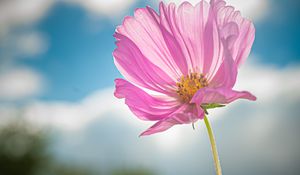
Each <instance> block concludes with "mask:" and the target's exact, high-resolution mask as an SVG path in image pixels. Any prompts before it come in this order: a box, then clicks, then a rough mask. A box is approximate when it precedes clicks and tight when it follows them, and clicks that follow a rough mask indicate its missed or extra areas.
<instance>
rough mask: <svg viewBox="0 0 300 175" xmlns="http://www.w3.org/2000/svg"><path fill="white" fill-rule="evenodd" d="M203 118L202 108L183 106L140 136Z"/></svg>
mask: <svg viewBox="0 0 300 175" xmlns="http://www.w3.org/2000/svg"><path fill="white" fill-rule="evenodd" d="M200 116H201V117H200ZM203 116H204V111H203V110H202V108H199V110H197V109H196V108H195V107H192V108H191V107H187V106H183V107H181V109H180V110H178V111H177V112H175V113H174V114H171V115H170V116H169V117H167V118H164V119H162V120H160V121H158V122H157V123H155V124H154V125H153V126H151V127H150V128H149V129H147V130H146V131H144V132H143V133H142V134H141V135H140V136H146V135H151V134H155V133H158V132H163V131H166V130H167V129H169V128H171V127H172V126H174V125H179V124H190V123H194V122H196V121H197V120H198V119H199V118H203Z"/></svg>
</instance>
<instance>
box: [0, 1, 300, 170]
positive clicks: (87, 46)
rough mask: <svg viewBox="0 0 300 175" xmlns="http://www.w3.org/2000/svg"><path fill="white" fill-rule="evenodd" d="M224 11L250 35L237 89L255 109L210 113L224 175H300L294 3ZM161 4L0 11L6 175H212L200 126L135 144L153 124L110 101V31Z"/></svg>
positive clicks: (0, 139) (299, 63) (0, 119)
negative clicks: (244, 20)
mask: <svg viewBox="0 0 300 175" xmlns="http://www.w3.org/2000/svg"><path fill="white" fill-rule="evenodd" d="M172 1H173V2H176V3H179V2H180V1H179V0H172ZM196 2H197V1H195V0H193V1H191V3H193V4H195V3H196ZM227 2H228V3H229V4H231V5H233V6H235V7H236V8H237V9H239V10H241V11H242V14H243V15H244V16H246V17H248V18H250V19H252V20H253V21H254V23H255V26H256V40H255V43H254V46H253V50H252V53H251V55H250V57H249V59H248V60H247V62H246V64H244V65H243V66H242V68H241V69H240V72H239V77H238V82H237V84H236V87H235V89H237V90H249V91H250V92H252V93H253V94H255V95H256V96H257V98H258V100H257V101H256V102H249V101H243V100H240V101H236V102H234V103H232V104H230V105H228V106H227V107H226V108H224V109H216V110H214V111H211V112H210V115H209V117H210V119H211V121H212V125H213V128H214V132H215V136H216V139H217V144H218V148H219V154H220V159H221V164H222V167H223V171H224V174H230V175H240V174H243V175H253V174H257V175H282V174H285V175H297V174H299V171H300V168H299V165H300V150H299V149H300V139H299V138H300V137H299V132H300V127H299V126H300V116H299V115H300V108H299V105H300V80H299V78H300V44H299V41H300V32H299V31H300V21H299V19H300V1H298V0H285V1H279V0H251V1H243V0H228V1H227ZM158 3H159V2H158V0H143V1H142V0H127V1H125V0H110V1H106V0H43V1H40V0H26V1H22V0H1V1H0V174H1V175H21V174H22V175H177V174H178V175H180V174H187V175H198V174H214V166H213V161H212V156H211V152H210V145H209V140H208V136H207V133H206V130H205V126H204V124H203V121H199V122H198V123H196V128H195V130H193V129H192V126H190V125H185V126H176V127H173V128H172V129H170V130H168V131H167V132H164V133H160V134H156V135H153V136H150V137H142V138H139V137H138V135H139V134H140V133H141V132H142V131H143V130H145V129H146V128H147V127H149V126H150V125H152V123H150V122H143V121H140V120H138V119H137V118H136V117H135V116H133V114H132V113H131V112H130V111H129V110H128V108H127V107H126V105H125V104H124V102H123V101H122V100H117V99H115V98H114V96H113V91H114V83H113V80H114V79H115V78H117V77H121V75H120V74H119V72H118V70H117V69H116V68H115V66H114V63H113V58H112V51H113V50H114V48H115V45H114V38H113V36H112V35H113V33H114V30H115V27H116V26H117V25H119V24H121V23H122V19H123V17H124V16H125V15H132V14H133V10H134V9H135V8H137V7H145V6H146V5H149V6H151V7H153V8H155V9H157V6H158Z"/></svg>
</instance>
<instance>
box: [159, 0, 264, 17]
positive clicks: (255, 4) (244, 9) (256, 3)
mask: <svg viewBox="0 0 300 175" xmlns="http://www.w3.org/2000/svg"><path fill="white" fill-rule="evenodd" d="M163 1H164V2H174V3H176V4H180V3H182V2H184V1H186V0H163ZM199 1H200V0H189V1H188V2H190V3H191V4H193V5H195V4H197V3H198V2H199ZM207 1H209V0H207ZM225 1H226V2H227V4H228V5H232V6H234V7H235V9H237V10H239V11H241V13H242V15H243V16H245V17H247V18H250V19H252V20H255V21H258V20H261V19H262V18H264V17H265V16H266V15H267V13H268V10H269V8H270V5H269V0H250V1H245V0H225ZM156 2H159V1H156Z"/></svg>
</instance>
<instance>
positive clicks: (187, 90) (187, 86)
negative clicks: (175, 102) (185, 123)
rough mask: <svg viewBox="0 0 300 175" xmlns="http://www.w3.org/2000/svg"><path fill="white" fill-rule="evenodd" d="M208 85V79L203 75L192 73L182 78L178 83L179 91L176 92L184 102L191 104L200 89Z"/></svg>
mask: <svg viewBox="0 0 300 175" xmlns="http://www.w3.org/2000/svg"><path fill="white" fill-rule="evenodd" d="M207 85H208V82H207V79H206V78H205V77H204V75H203V74H198V73H191V74H189V75H187V76H182V77H181V78H180V82H178V83H177V87H178V89H177V91H176V92H177V94H178V96H179V98H180V100H181V101H182V102H189V101H190V100H191V99H192V98H193V96H194V94H195V93H196V92H197V91H198V90H199V89H200V88H203V87H206V86H207Z"/></svg>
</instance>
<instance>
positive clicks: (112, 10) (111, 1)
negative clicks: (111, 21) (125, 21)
mask: <svg viewBox="0 0 300 175" xmlns="http://www.w3.org/2000/svg"><path fill="white" fill-rule="evenodd" d="M65 1H66V2H68V3H72V4H77V5H81V6H82V7H84V8H85V9H86V10H88V11H89V12H91V13H92V14H94V15H105V16H107V17H109V18H114V17H116V16H117V17H118V16H119V15H122V14H123V13H124V12H126V11H127V10H128V8H129V7H130V6H131V5H133V4H134V3H135V2H136V0H65Z"/></svg>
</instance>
